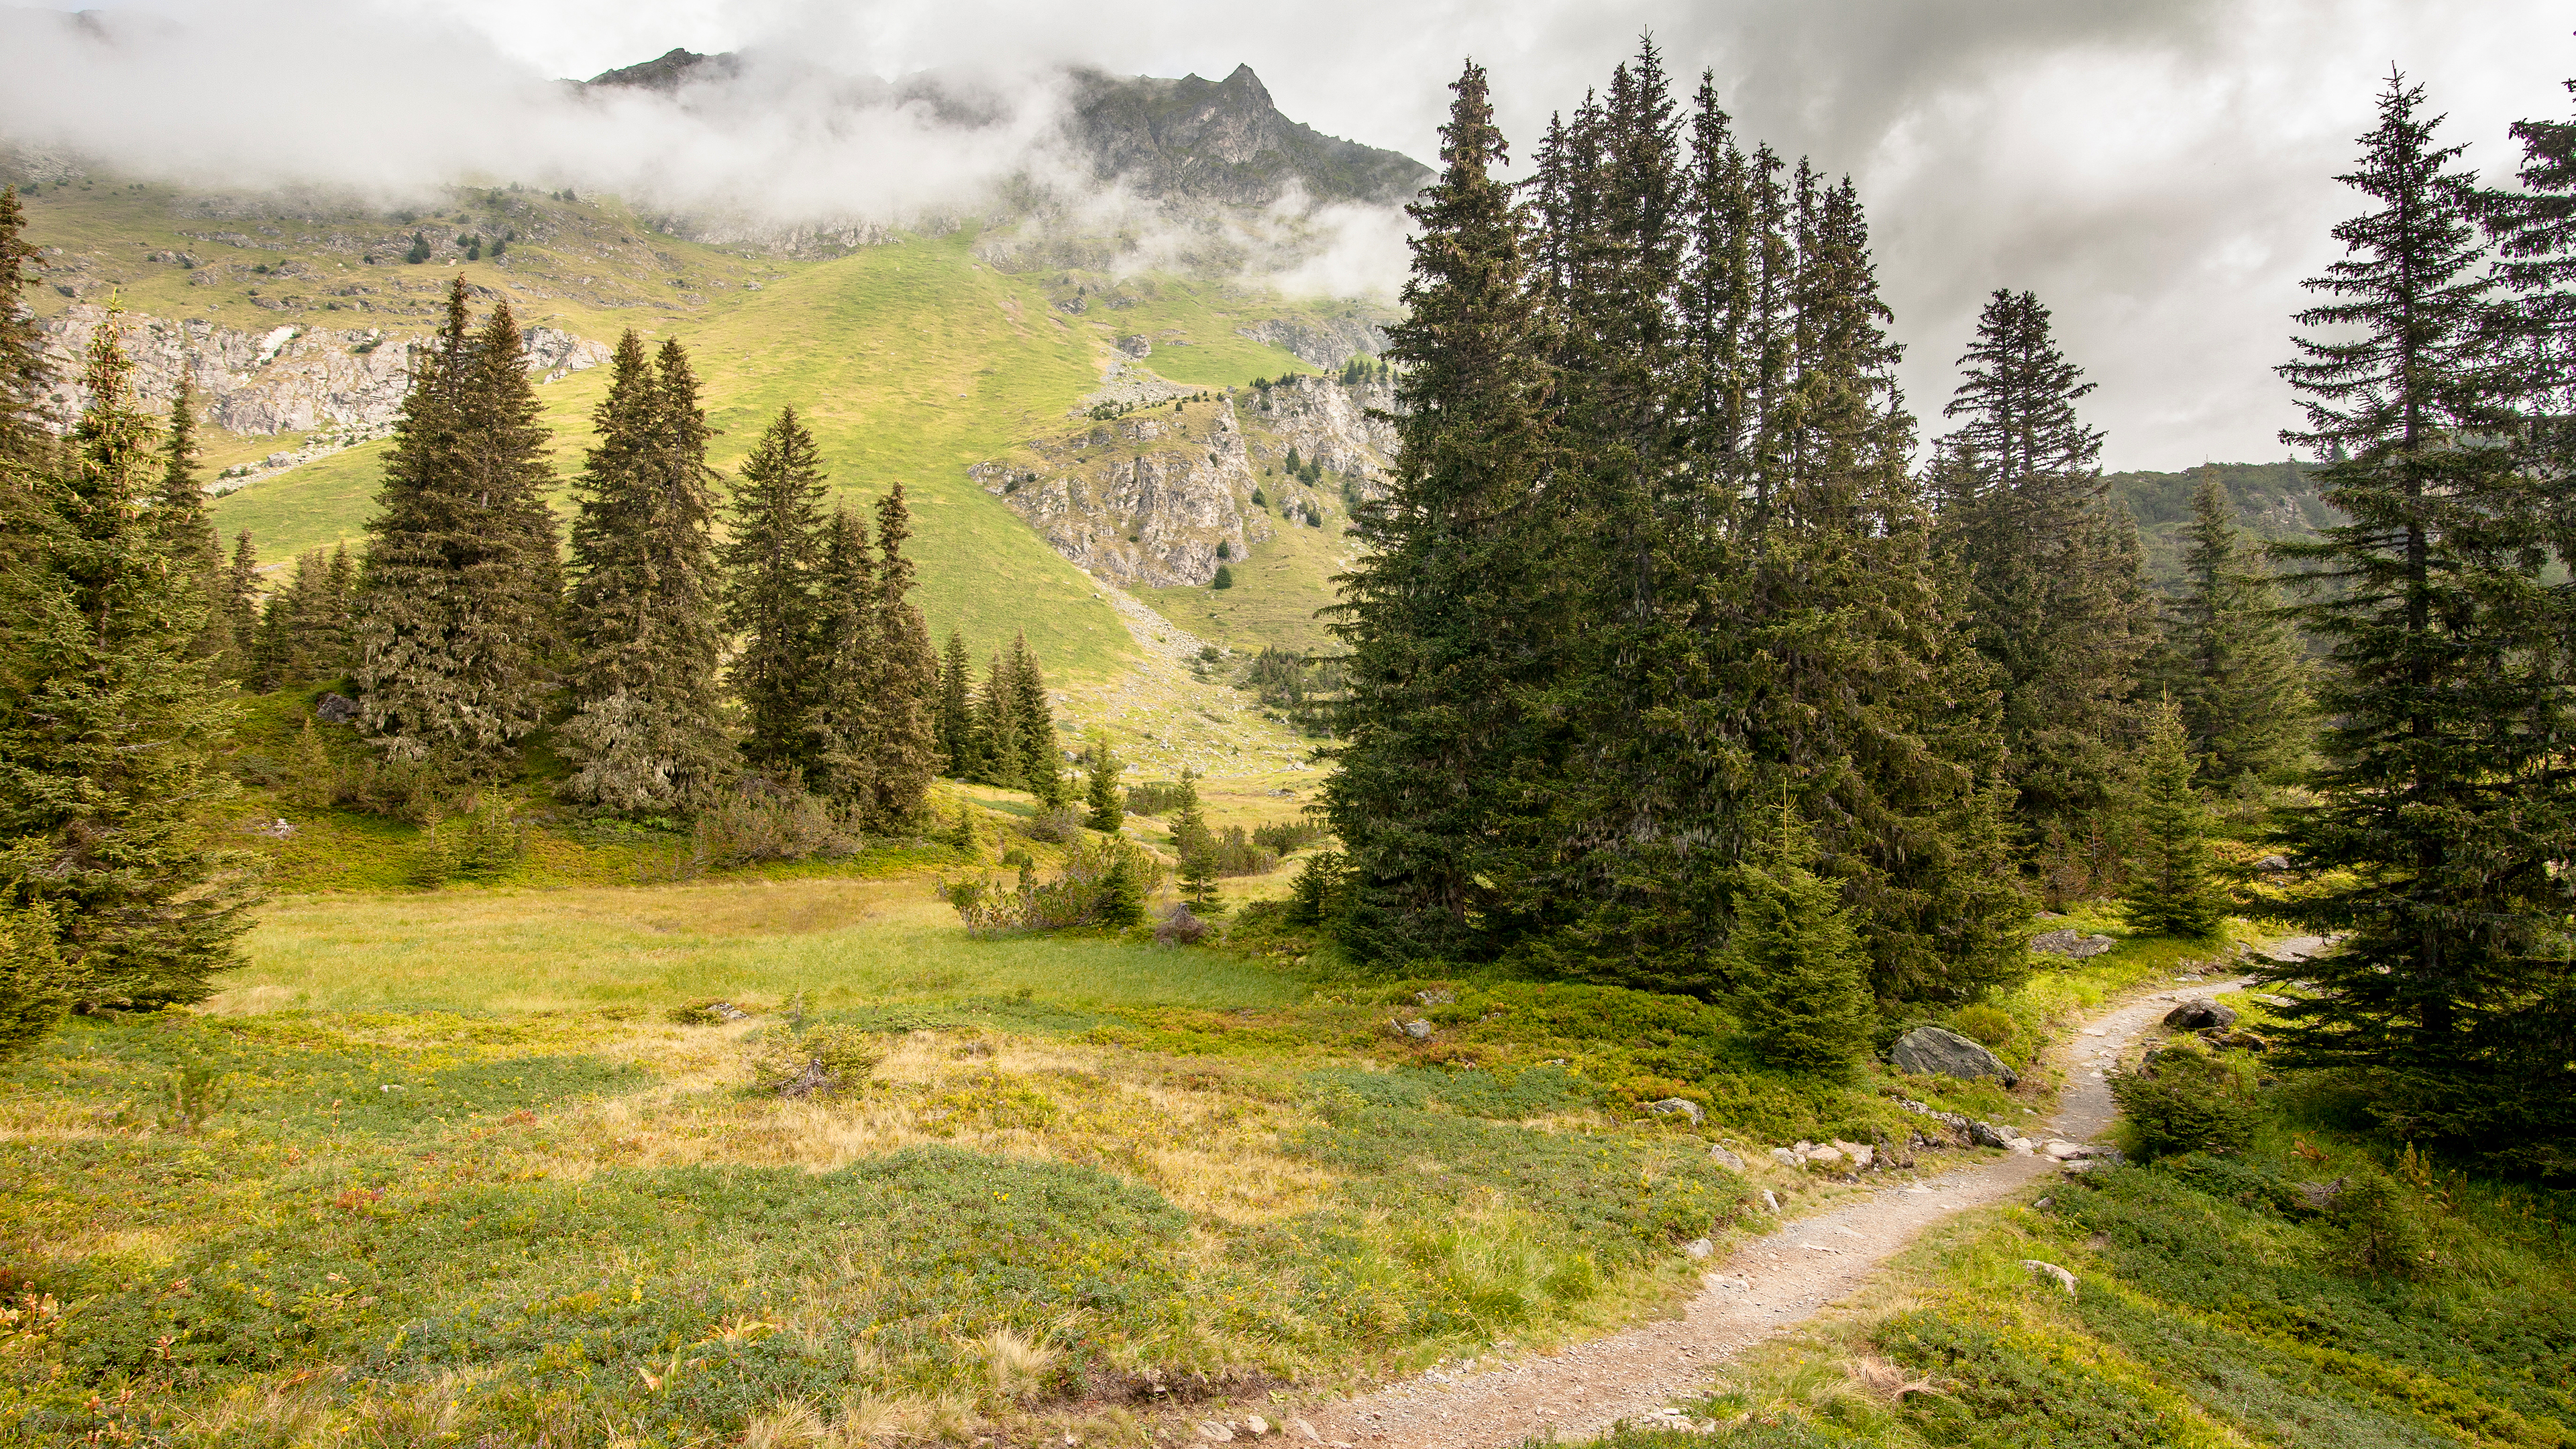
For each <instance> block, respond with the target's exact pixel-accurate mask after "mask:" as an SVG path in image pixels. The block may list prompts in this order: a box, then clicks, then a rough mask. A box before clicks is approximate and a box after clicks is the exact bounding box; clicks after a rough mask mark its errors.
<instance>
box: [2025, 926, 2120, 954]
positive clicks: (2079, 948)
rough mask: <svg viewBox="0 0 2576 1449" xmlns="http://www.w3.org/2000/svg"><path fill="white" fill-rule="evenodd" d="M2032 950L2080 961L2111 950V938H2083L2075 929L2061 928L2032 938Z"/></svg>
mask: <svg viewBox="0 0 2576 1449" xmlns="http://www.w3.org/2000/svg"><path fill="white" fill-rule="evenodd" d="M2030 949H2032V950H2034V951H2040V952H2045V953H2047V954H2048V955H2051V956H2072V957H2074V958H2075V959H2077V960H2079V961H2080V960H2082V959H2084V958H2085V957H2087V956H2099V955H2101V954H2102V953H2103V952H2105V951H2108V950H2110V949H2111V938H2110V937H2108V936H2082V935H2078V934H2076V932H2075V930H2074V928H2073V927H2069V926H2061V927H2059V928H2058V929H2056V930H2054V931H2043V932H2041V933H2040V934H2038V935H2036V936H2033V937H2031V938H2030Z"/></svg>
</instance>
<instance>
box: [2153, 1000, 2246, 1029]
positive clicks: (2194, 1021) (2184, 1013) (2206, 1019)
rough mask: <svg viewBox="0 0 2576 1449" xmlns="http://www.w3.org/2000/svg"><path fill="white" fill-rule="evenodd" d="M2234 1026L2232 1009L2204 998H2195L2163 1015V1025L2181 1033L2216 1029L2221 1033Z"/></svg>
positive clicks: (2234, 1017)
mask: <svg viewBox="0 0 2576 1449" xmlns="http://www.w3.org/2000/svg"><path fill="white" fill-rule="evenodd" d="M2235 1024H2236V1013H2235V1011H2234V1010H2233V1009H2232V1008H2229V1007H2224V1006H2221V1005H2219V1004H2218V1003H2217V1002H2215V1001H2212V1000H2210V999H2209V998H2208V997H2206V996H2195V997H2193V998H2192V999H2191V1000H2189V1001H2186V1002H2184V1003H2183V1004H2182V1005H2180V1006H2177V1007H2175V1008H2174V1009H2173V1010H2171V1011H2168V1012H2166V1013H2165V1025H2167V1026H2170V1027H2174V1028H2176V1029H2178V1030H2182V1031H2200V1030H2202V1029H2203V1028H2206V1027H2213V1026H2214V1027H2217V1028H2218V1029H2219V1030H2221V1031H2225V1030H2226V1029H2227V1028H2229V1027H2231V1026H2234V1025H2235Z"/></svg>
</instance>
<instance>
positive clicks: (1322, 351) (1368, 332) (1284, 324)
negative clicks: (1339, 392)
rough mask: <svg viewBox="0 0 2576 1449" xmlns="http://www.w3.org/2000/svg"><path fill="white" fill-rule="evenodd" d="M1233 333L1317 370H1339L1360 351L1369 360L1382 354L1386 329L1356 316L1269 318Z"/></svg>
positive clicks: (1237, 329)
mask: <svg viewBox="0 0 2576 1449" xmlns="http://www.w3.org/2000/svg"><path fill="white" fill-rule="evenodd" d="M1234 330H1235V333H1236V335H1238V336H1242V337H1249V338H1251V339H1252V340H1253V341H1255V342H1263V343H1267V344H1269V345H1270V346H1272V347H1278V348H1284V349H1286V350H1287V351H1288V352H1289V353H1290V354H1292V355H1293V356H1295V357H1296V358H1297V359H1298V360H1299V361H1301V362H1308V363H1312V364H1314V365H1315V366H1317V367H1339V366H1341V365H1342V364H1343V363H1346V362H1348V361H1350V360H1351V359H1352V358H1354V357H1357V356H1358V355H1360V354H1361V353H1363V352H1365V353H1367V354H1368V355H1369V356H1371V357H1383V356H1385V355H1386V345H1387V337H1386V329H1385V328H1384V327H1381V326H1379V325H1378V324H1377V323H1376V322H1375V321H1373V320H1371V319H1369V318H1365V317H1361V316H1358V315H1356V314H1354V315H1352V316H1348V317H1273V318H1271V319H1270V320H1269V321H1267V322H1256V323H1254V324H1253V325H1251V326H1249V327H1237V328H1236V329H1234Z"/></svg>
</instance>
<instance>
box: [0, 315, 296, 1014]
mask: <svg viewBox="0 0 2576 1449" xmlns="http://www.w3.org/2000/svg"><path fill="white" fill-rule="evenodd" d="M119 328H120V319H119V317H118V316H117V314H116V313H115V312H114V311H110V313H109V314H108V316H107V318H106V320H105V321H104V322H103V323H102V324H101V325H100V326H99V327H98V328H97V329H96V330H95V331H93V332H92V334H91V336H90V345H89V356H88V361H87V367H86V370H85V373H84V377H83V383H84V385H85V387H86V389H87V391H88V394H89V398H90V403H89V407H88V410H87V411H86V412H84V413H83V414H82V415H81V418H80V420H79V422H78V423H77V424H76V425H75V426H74V428H73V430H72V432H71V435H70V437H68V438H67V439H65V440H64V444H63V447H62V448H61V450H60V451H59V453H58V454H57V458H58V464H57V466H56V468H55V470H54V475H53V476H52V477H50V478H49V479H47V480H45V483H44V486H43V487H42V488H41V489H40V490H39V492H38V494H37V495H36V496H37V497H38V499H40V500H41V505H40V506H42V507H44V508H45V509H46V510H47V512H48V513H49V514H50V517H49V518H48V519H47V520H45V526H44V527H43V528H41V529H40V530H37V531H35V532H34V533H33V534H32V536H31V537H29V538H28V540H27V542H28V543H30V544H32V545H33V548H32V550H31V551H30V553H28V554H27V555H25V556H22V557H19V558H15V559H12V560H10V561H9V567H8V571H7V572H8V579H9V594H10V598H9V600H8V603H9V605H10V607H8V608H7V609H5V610H0V839H6V840H9V841H11V842H12V843H13V848H12V849H10V850H8V851H7V852H5V853H0V909H5V910H7V911H8V912H10V913H13V914H15V913H23V912H27V911H30V910H34V911H39V912H41V913H43V914H44V915H46V916H48V917H49V918H50V920H49V923H48V924H49V925H50V927H51V928H52V930H53V931H54V932H55V933H56V941H55V944H54V945H53V947H51V948H50V949H52V950H53V951H55V952H56V953H58V955H59V957H60V959H61V960H62V962H63V963H64V964H65V966H66V967H67V970H68V975H69V977H70V978H71V990H72V992H73V995H74V999H75V1000H77V1001H79V1002H81V1003H85V1004H91V1005H121V1006H140V1007H157V1006H167V1005H172V1004H183V1003H187V1002H193V1001H199V1000H203V999H204V998H205V997H206V995H207V994H208V993H209V992H210V991H211V989H212V987H211V985H210V983H209V978H210V977H211V976H213V975H214V974H215V973H216V972H219V971H223V970H226V969H228V968H230V967H232V966H234V965H236V964H238V963H239V955H238V953H237V952H236V950H235V949H234V944H233V943H234V941H235V939H236V938H237V937H238V936H240V934H241V933H242V931H244V930H245V929H247V928H248V926H249V924H250V922H249V919H248V916H247V914H246V912H247V910H248V907H249V906H250V904H251V903H252V900H253V892H252V890H251V888H250V885H249V883H248V880H247V877H246V876H245V875H244V874H243V872H242V865H243V862H242V861H241V860H240V859H239V858H238V856H237V855H235V854H233V853H230V852H224V851H219V850H215V849H212V848H210V847H209V846H208V845H207V843H206V836H207V834H208V832H210V831H211V830H212V829H214V828H215V823H216V822H215V819H214V817H215V816H216V815H217V814H218V813H219V812H220V810H221V808H222V806H223V805H224V804H225V802H226V801H228V800H229V799H230V798H231V795H232V786H231V783H230V779H229V777H228V776H226V775H225V774H224V772H223V771H222V770H221V769H220V768H218V767H217V765H216V762H215V760H214V758H213V755H214V752H215V751H216V750H217V749H218V748H220V747H221V746H222V744H223V743H224V741H225V740H226V738H227V737H228V736H229V734H230V731H231V729H232V725H233V706H232V704H231V703H230V702H229V701H227V700H226V699H225V698H224V693H225V690H224V689H223V688H222V687H221V686H219V685H217V684H215V683H214V682H213V681H211V680H210V679H209V678H208V674H207V667H206V664H205V662H204V661H203V660H201V659H196V658H192V657H191V656H190V653H189V646H190V644H191V642H192V641H193V640H194V639H195V638H196V635H197V631H198V629H199V626H200V624H201V623H202V617H203V613H204V609H205V599H204V596H203V595H202V593H201V592H199V591H198V590H197V589H196V588H195V587H194V585H193V581H192V580H190V579H189V578H188V577H187V576H185V575H183V574H181V573H179V572H178V571H176V570H174V569H173V568H172V567H171V565H170V560H169V556H168V553H167V541H166V539H165V537H164V535H163V532H162V529H161V526H160V523H161V520H160V519H159V517H158V516H157V510H155V509H154V508H153V507H152V503H153V498H154V494H155V492H156V491H157V486H158V483H159V479H158V478H157V477H156V476H155V475H156V473H157V472H158V468H157V466H156V465H157V464H158V463H159V462H160V461H162V460H160V459H157V458H156V457H155V452H156V450H155V448H154V439H153V431H154V430H153V427H152V423H151V420H150V419H149V418H147V417H145V416H144V415H143V413H142V412H141V411H140V410H139V409H138V408H137V406H136V403H135V397H134V393H133V389H132V386H131V383H130V381H129V378H130V375H131V367H130V364H129V363H128V362H127V360H126V358H125V355H124V353H123V351H122V350H121V348H120V347H119V346H118V341H117V333H118V331H119ZM11 929H12V930H13V931H19V930H21V929H32V927H28V926H27V924H26V922H25V921H24V920H23V918H22V919H20V920H18V921H16V922H14V923H13V924H12V926H11Z"/></svg>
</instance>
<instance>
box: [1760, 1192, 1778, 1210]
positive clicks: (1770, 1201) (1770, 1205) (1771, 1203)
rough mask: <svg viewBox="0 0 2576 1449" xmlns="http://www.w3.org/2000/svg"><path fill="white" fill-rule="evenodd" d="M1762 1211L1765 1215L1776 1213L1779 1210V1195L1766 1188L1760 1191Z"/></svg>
mask: <svg viewBox="0 0 2576 1449" xmlns="http://www.w3.org/2000/svg"><path fill="white" fill-rule="evenodd" d="M1762 1210H1763V1211H1764V1212H1766V1213H1776V1212H1778V1211H1779V1210H1780V1195H1779V1194H1778V1193H1775V1192H1773V1191H1772V1190H1771V1189H1769V1188H1767V1187H1766V1188H1764V1189H1762Z"/></svg>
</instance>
